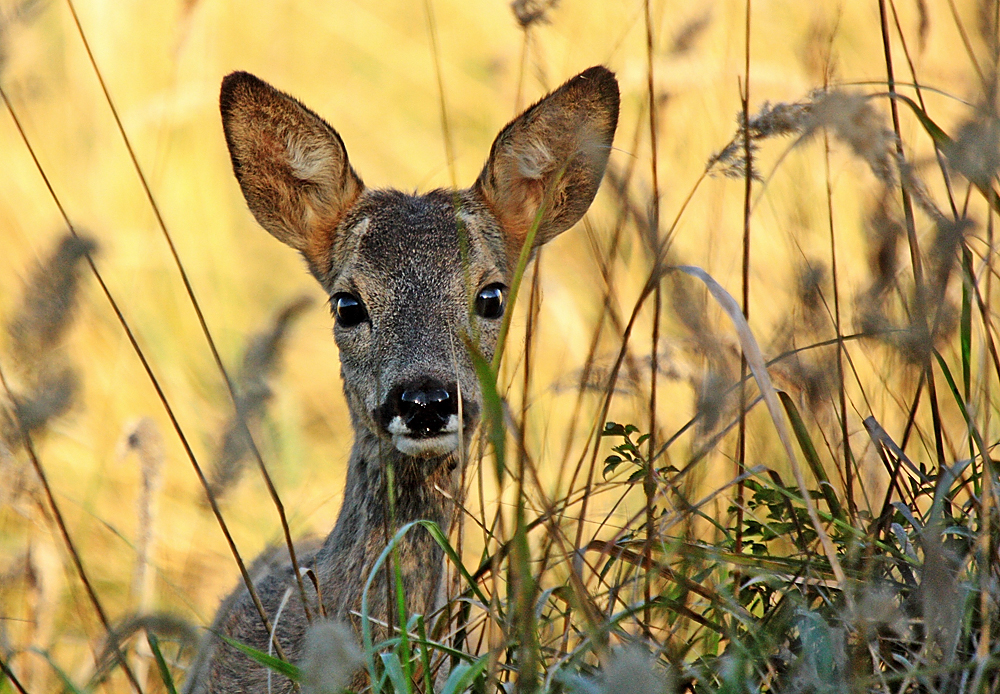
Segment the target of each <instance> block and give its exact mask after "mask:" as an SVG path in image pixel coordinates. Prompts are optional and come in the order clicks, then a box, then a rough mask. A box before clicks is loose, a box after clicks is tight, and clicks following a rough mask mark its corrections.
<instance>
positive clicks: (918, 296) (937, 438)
mask: <svg viewBox="0 0 1000 694" xmlns="http://www.w3.org/2000/svg"><path fill="white" fill-rule="evenodd" d="M878 10H879V19H880V28H881V32H882V50H883V53H884V55H885V71H886V82H887V85H888V91H889V110H890V112H891V114H892V130H893V132H894V133H895V135H896V156H897V157H898V158H899V160H900V161H903V160H904V154H903V140H902V136H901V133H900V127H899V107H898V106H897V104H896V77H895V74H894V72H893V67H892V46H891V44H890V41H889V20H888V15H887V13H886V6H885V0H878ZM899 189H900V192H901V193H902V199H903V214H904V216H905V219H906V239H907V241H908V243H909V247H910V263H911V265H912V266H913V281H914V285H915V287H916V290H915V291H914V296H915V302H916V303H915V306H914V309H913V316H914V319H915V320H916V321H917V322H918V325H920V326H921V327H922V329H923V330H924V332H925V333H926V332H927V314H926V307H925V305H924V304H925V301H926V297H925V296H924V273H923V266H922V264H921V260H920V246H919V244H918V242H917V230H916V223H915V220H914V217H913V201H912V200H911V199H910V193H909V191H908V190H907V187H906V185H905V183H901V184H900V186H899ZM923 369H924V371H926V372H927V395H928V396H929V398H930V402H931V419H932V420H933V424H934V444H935V449H936V451H937V458H938V467H939V468H941V469H943V468H944V466H945V464H946V463H945V452H944V441H943V439H942V424H941V412H940V410H939V409H938V399H937V389H936V388H935V387H934V371H933V367H932V366H931V359H930V355H929V354H928V355H926V356H925V357H924V364H923Z"/></svg>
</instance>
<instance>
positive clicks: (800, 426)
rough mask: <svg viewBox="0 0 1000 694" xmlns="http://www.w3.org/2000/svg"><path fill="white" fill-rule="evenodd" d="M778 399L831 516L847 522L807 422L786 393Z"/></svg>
mask: <svg viewBox="0 0 1000 694" xmlns="http://www.w3.org/2000/svg"><path fill="white" fill-rule="evenodd" d="M778 397H779V398H780V399H781V404H782V405H783V406H784V408H785V413H786V414H787V415H788V421H790V422H791V423H792V433H794V434H795V439H796V440H797V441H798V442H799V448H800V449H801V450H802V455H803V456H804V457H805V459H806V463H807V464H808V465H809V469H810V470H812V473H813V475H814V476H815V477H816V481H817V482H819V489H820V492H821V493H822V494H823V498H824V499H825V500H826V505H827V506H828V507H829V509H830V514H831V515H832V516H833V517H834V518H836V519H837V520H840V521H845V520H846V518H845V517H844V509H843V508H842V507H841V506H840V501H839V500H838V499H837V492H836V490H835V489H834V488H833V485H831V484H830V479H829V478H828V477H827V476H826V470H824V469H823V463H822V462H821V461H820V459H819V454H818V453H816V446H814V445H813V442H812V437H810V436H809V430H808V429H807V428H806V424H805V422H804V421H802V416H801V415H800V414H799V411H798V408H796V407H795V403H794V402H792V399H791V397H789V395H788V393H786V392H785V391H783V390H779V391H778Z"/></svg>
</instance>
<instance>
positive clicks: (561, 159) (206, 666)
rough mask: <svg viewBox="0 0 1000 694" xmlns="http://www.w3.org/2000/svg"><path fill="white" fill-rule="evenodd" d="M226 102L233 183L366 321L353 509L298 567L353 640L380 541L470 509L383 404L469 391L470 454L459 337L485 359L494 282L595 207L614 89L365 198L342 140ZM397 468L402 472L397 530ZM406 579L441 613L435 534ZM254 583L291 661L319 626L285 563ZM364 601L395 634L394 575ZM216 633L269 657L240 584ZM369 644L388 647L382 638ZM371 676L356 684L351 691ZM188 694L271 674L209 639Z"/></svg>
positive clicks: (421, 533)
mask: <svg viewBox="0 0 1000 694" xmlns="http://www.w3.org/2000/svg"><path fill="white" fill-rule="evenodd" d="M220 105H221V110H222V118H223V126H224V129H225V133H226V142H227V143H228V145H229V150H230V153H231V155H232V160H233V170H234V172H235V174H236V178H237V180H238V181H239V183H240V187H241V188H242V190H243V194H244V197H245V198H246V200H247V204H248V205H249V207H250V211H251V212H252V213H253V215H254V217H256V218H257V221H258V222H260V224H261V226H263V227H264V228H265V229H267V230H268V231H269V232H270V233H271V234H273V235H274V236H275V237H276V238H278V239H279V240H281V241H282V242H284V243H286V244H288V245H289V246H291V247H292V248H295V249H296V250H298V251H300V252H301V253H302V255H303V256H304V257H305V259H306V262H307V264H308V266H309V269H310V271H311V272H312V274H313V275H314V276H315V277H316V279H317V280H319V282H320V284H321V285H322V286H323V288H324V289H325V290H326V291H327V292H328V294H329V295H330V296H331V297H335V296H336V295H339V294H341V293H348V294H350V295H352V296H354V297H357V298H359V299H360V300H361V301H362V302H363V304H364V306H365V309H366V310H367V316H368V320H367V322H365V323H362V324H359V325H353V326H344V325H341V324H340V323H339V322H338V324H337V326H336V327H335V329H334V335H335V338H336V340H337V344H338V346H339V348H340V356H341V365H342V368H341V372H342V375H343V378H344V391H345V394H346V397H347V403H348V407H349V409H350V413H351V425H352V427H353V428H354V432H355V442H354V447H353V449H352V452H351V457H350V462H349V465H348V473H347V486H346V489H345V492H344V501H343V505H342V508H341V511H340V515H339V517H338V519H337V523H336V526H335V527H334V529H333V531H332V532H331V533H330V535H329V536H328V537H327V538H326V541H325V542H324V544H323V546H322V547H321V548H320V549H319V550H317V551H315V552H314V553H310V554H308V555H307V556H305V557H302V556H301V555H300V559H301V561H300V563H301V565H302V567H303V568H312V569H313V570H314V571H315V573H316V575H317V577H318V579H319V584H320V590H321V596H322V602H323V605H324V607H325V610H326V612H327V614H329V615H331V616H336V617H339V618H341V619H347V620H350V621H351V622H352V623H353V624H354V625H355V628H357V627H358V626H359V618H358V617H357V616H356V613H357V612H358V611H359V610H360V606H361V593H362V588H363V586H364V583H365V580H366V579H367V578H368V576H369V574H370V572H371V569H372V565H373V564H374V562H375V560H376V559H377V557H378V556H379V554H380V553H381V552H382V551H383V549H384V548H385V547H386V544H387V536H388V537H391V536H392V535H393V534H395V532H396V530H397V529H398V528H399V527H401V526H402V525H404V524H405V523H408V522H410V521H413V520H431V521H434V522H435V523H437V524H438V525H439V526H440V527H441V529H442V530H443V531H444V532H446V533H447V532H449V531H450V529H451V527H452V526H453V524H454V523H455V520H456V507H455V502H454V500H458V501H461V500H462V498H463V491H462V489H461V488H460V486H459V483H458V482H459V479H460V475H461V469H460V464H461V462H462V461H463V460H464V459H465V453H466V451H464V450H458V449H457V448H453V449H452V450H447V451H444V452H441V451H439V450H437V449H434V450H431V448H429V447H428V446H429V445H430V444H427V443H426V441H427V440H428V439H427V438H426V434H423V435H421V436H423V437H424V438H421V436H417V435H416V434H412V435H411V433H409V430H407V431H406V432H404V435H403V436H402V438H403V439H405V441H404V443H402V444H399V445H397V444H395V443H394V442H395V441H396V439H395V438H394V437H393V435H392V434H391V426H390V427H387V425H386V421H388V418H390V417H392V415H393V412H394V410H392V409H391V408H389V409H387V407H388V406H389V405H390V404H391V403H390V400H392V399H393V398H397V399H399V398H400V396H399V393H400V392H401V391H403V390H404V389H405V388H409V389H410V390H411V391H412V390H413V389H416V388H420V387H423V388H426V389H431V388H432V386H430V385H427V386H421V385H419V384H428V383H429V384H438V385H440V386H441V389H443V390H445V391H447V392H448V393H451V392H452V391H454V392H455V393H460V396H459V397H460V399H461V405H462V408H461V410H462V414H463V415H464V416H463V417H462V418H461V419H462V421H461V422H460V423H458V424H457V425H456V426H460V427H462V429H463V432H464V436H463V437H460V438H459V439H458V440H462V441H464V442H465V445H466V448H467V446H468V441H469V437H470V435H471V433H472V430H473V428H474V427H475V424H476V421H477V416H478V413H479V409H480V393H479V386H478V382H477V380H476V376H475V373H474V371H473V368H472V362H471V359H470V357H469V356H468V354H467V352H466V349H465V347H464V341H463V338H464V337H474V338H475V339H477V340H478V347H479V349H480V350H481V351H482V353H483V354H484V355H485V356H486V357H487V358H489V357H491V356H492V354H493V350H494V348H495V346H496V340H497V335H498V331H499V324H500V320H499V319H497V318H489V317H484V316H481V315H479V314H477V313H476V311H474V310H472V309H473V306H474V304H475V297H476V296H477V293H478V292H480V291H481V290H483V288H484V287H488V286H490V285H493V284H495V283H501V284H503V285H507V284H509V283H510V281H511V274H512V272H513V266H514V261H515V259H516V258H517V255H518V254H519V253H520V250H521V247H522V246H523V244H524V242H525V240H526V239H527V237H528V235H529V232H530V230H531V228H532V226H533V225H534V223H535V221H536V219H537V220H538V226H537V232H536V234H535V237H534V243H533V246H535V247H537V246H539V245H541V244H543V243H546V242H547V241H549V240H551V239H552V238H554V237H555V236H556V235H558V234H559V233H561V232H563V231H565V230H566V229H568V228H569V227H571V226H572V225H573V224H575V223H576V222H577V221H578V220H579V219H580V217H582V216H583V214H584V213H585V212H586V210H587V208H588V207H589V206H590V203H591V201H592V200H593V198H594V195H595V194H596V192H597V188H598V186H599V185H600V182H601V178H602V176H603V175H604V168H605V165H606V163H607V159H608V154H609V152H610V149H611V142H612V139H613V137H614V131H615V126H616V124H617V119H618V85H617V82H616V81H615V78H614V76H613V75H612V73H610V72H609V71H608V70H606V69H604V68H601V67H594V68H590V69H589V70H587V71H585V72H583V73H582V74H580V75H578V76H576V77H574V78H573V79H571V80H570V81H568V82H567V83H566V84H564V85H563V86H562V87H560V88H559V89H558V90H556V91H555V92H553V93H552V94H550V95H549V96H547V97H545V98H544V99H542V100H541V101H540V102H538V103H537V104H535V105H534V106H532V107H531V108H529V109H528V110H527V111H525V112H524V113H523V114H522V115H521V116H519V117H518V118H516V119H515V120H514V121H512V122H511V123H510V124H509V125H507V127H505V128H504V129H503V130H502V131H501V132H500V134H499V135H498V136H497V139H496V141H495V142H494V143H493V147H492V149H491V152H490V157H489V159H488V161H487V162H486V165H485V167H484V168H483V171H482V173H481V174H480V175H479V178H478V179H477V181H476V182H475V184H474V185H473V186H472V187H471V188H468V189H465V190H460V191H453V192H447V191H433V192H431V193H428V194H426V195H406V194H404V193H400V192H397V191H391V190H388V191H386V190H368V189H365V187H364V184H363V183H362V181H361V178H360V177H359V176H358V175H357V174H356V173H355V172H354V170H353V169H352V168H351V165H350V162H349V160H348V157H347V150H346V149H345V147H344V143H343V141H342V140H341V139H340V136H339V135H338V134H337V132H336V131H335V130H334V129H333V128H331V127H330V126H329V125H327V124H326V123H325V122H324V121H323V120H322V119H321V118H320V117H319V116H317V115H316V114H314V113H313V112H312V111H310V110H309V109H308V108H306V107H305V106H304V105H302V104H301V103H300V102H298V101H296V100H295V99H293V98H292V97H290V96H288V95H286V94H283V93H281V92H279V91H277V90H275V89H273V88H272V87H270V86H269V85H267V84H266V83H264V82H262V81H261V80H259V79H257V78H256V77H254V76H252V75H249V74H247V73H233V74H231V75H229V76H228V77H226V79H225V80H224V81H223V84H222V95H221V99H220ZM463 259H464V261H465V264H464V265H463ZM331 301H333V302H334V303H335V302H336V299H333V298H332V299H331ZM414 384H418V385H414ZM434 387H436V386H434ZM427 392H431V391H430V390H428V391H427ZM387 413H388V414H387ZM396 420H399V421H402V420H401V418H400V417H399V416H396V418H395V420H392V421H393V422H395V421H396ZM407 426H409V425H407ZM442 431H444V429H442ZM440 436H442V437H443V436H445V435H444V434H441V435H440ZM434 440H437V439H434ZM407 445H409V446H411V448H407ZM435 445H436V444H435ZM441 445H444V444H441ZM413 447H416V450H417V451H418V452H417V453H412V450H414V448H413ZM406 451H411V452H406ZM424 451H430V452H429V453H425V452H424ZM389 466H392V468H393V470H394V474H395V496H396V512H395V517H394V518H393V519H392V522H390V518H389V516H388V489H387V486H386V484H387V482H386V470H387V469H388V467H389ZM399 566H400V570H401V572H402V575H403V584H404V589H405V593H406V607H407V610H408V612H409V613H411V614H412V613H422V614H425V615H426V614H430V613H431V612H433V611H434V610H435V609H437V608H438V607H440V605H439V604H438V599H437V598H438V595H439V594H440V588H441V585H440V584H441V577H442V569H443V555H442V552H441V550H440V548H439V547H438V546H437V544H436V543H435V542H434V541H433V539H432V538H431V536H430V534H429V533H427V532H426V531H425V530H424V529H422V528H417V529H414V530H412V531H410V532H409V533H408V534H407V535H406V536H405V538H404V540H403V542H402V544H401V545H400V547H399ZM307 584H308V582H307ZM254 585H255V588H256V590H257V592H258V594H259V595H260V599H261V602H262V603H263V605H264V608H265V609H266V610H267V612H268V615H269V618H270V619H271V621H272V622H273V623H274V624H275V628H276V634H277V638H278V641H279V643H281V645H282V648H283V649H284V651H285V654H286V655H287V656H288V657H289V658H290V659H291V660H292V661H293V662H295V661H297V660H298V658H299V657H300V655H301V652H302V644H303V638H304V634H305V630H306V628H307V626H308V624H307V620H306V617H305V612H304V610H303V606H302V604H301V601H300V598H299V594H298V591H297V590H294V589H293V590H292V593H291V595H290V597H289V598H288V600H287V603H286V604H285V607H284V609H283V611H282V613H281V616H280V618H276V613H277V610H278V607H279V605H280V604H281V602H282V600H283V599H284V598H285V595H286V592H287V591H288V590H289V588H292V587H293V586H294V585H295V582H294V577H293V572H292V569H291V567H290V566H289V565H288V564H287V562H284V563H282V564H281V565H277V564H275V563H274V562H273V561H270V562H263V563H262V564H261V570H260V571H259V575H258V576H255V578H254ZM308 591H309V594H308V599H309V600H310V601H311V602H312V603H313V604H312V607H313V610H312V611H313V614H316V612H317V611H318V610H316V609H315V607H316V603H317V596H316V593H315V591H314V590H312V588H311V586H309V587H308ZM368 598H369V611H370V614H371V616H372V617H373V618H374V619H376V620H381V621H386V620H387V617H388V614H389V607H390V605H389V604H388V599H389V592H388V590H387V585H386V583H385V579H384V572H379V576H377V577H376V580H375V581H374V583H373V587H372V589H371V591H370V593H369V596H368ZM393 599H394V598H393ZM213 630H214V631H216V632H219V633H223V634H226V635H228V636H231V637H232V638H235V639H237V640H239V641H242V642H243V643H247V644H249V645H251V646H253V647H254V648H257V649H259V650H263V651H267V649H268V642H269V635H268V634H267V632H266V630H265V628H264V626H263V624H262V623H261V619H260V616H259V615H258V614H257V612H256V610H255V609H254V607H253V604H252V602H251V601H250V599H249V595H248V593H247V591H246V589H245V588H243V587H241V588H239V589H237V591H236V592H235V593H234V594H233V595H231V596H230V597H229V598H228V599H227V600H226V601H225V602H224V603H223V605H222V607H221V608H220V610H219V613H218V615H217V616H216V620H215V623H214V629H213ZM374 633H375V635H376V637H377V638H384V637H385V635H386V634H385V633H384V630H383V629H380V628H375V629H374ZM364 678H365V675H364V673H361V674H359V675H358V677H357V678H356V680H355V684H356V685H361V684H363V682H364ZM290 686H291V685H290V682H288V681H287V680H286V679H285V678H283V677H281V676H279V675H274V676H273V677H272V682H271V691H274V692H286V691H289V690H290ZM186 689H187V691H188V692H235V691H245V692H267V691H268V677H267V671H266V670H265V669H264V668H262V667H259V666H257V665H255V664H253V663H252V661H250V660H249V659H248V658H247V657H246V656H244V655H242V654H241V653H239V652H238V651H236V650H235V649H233V648H230V647H229V646H226V645H223V644H221V642H220V641H219V640H218V639H215V638H213V637H211V636H210V637H209V638H208V639H206V643H205V645H204V646H203V648H202V652H201V654H200V655H199V659H198V662H197V663H196V666H195V667H194V668H193V671H192V673H191V676H190V677H189V678H188V682H187V687H186Z"/></svg>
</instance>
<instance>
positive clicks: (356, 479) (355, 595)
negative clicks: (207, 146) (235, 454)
mask: <svg viewBox="0 0 1000 694" xmlns="http://www.w3.org/2000/svg"><path fill="white" fill-rule="evenodd" d="M464 458H465V455H464V451H463V455H462V456H461V457H460V456H459V455H458V452H457V451H456V452H455V453H453V454H450V455H447V456H442V457H440V458H424V459H417V458H410V457H407V456H404V455H403V454H402V453H400V452H399V451H397V450H396V449H395V448H394V447H392V445H391V444H388V445H387V444H386V442H384V441H380V440H379V439H378V438H377V437H376V436H374V435H373V434H371V433H369V432H364V430H362V432H361V433H359V434H358V438H357V439H356V440H355V443H354V448H353V450H352V452H351V459H350V463H349V466H348V472H347V484H346V487H345V489H344V501H343V505H342V506H341V509H340V515H339V516H338V518H337V523H336V525H335V526H334V529H333V531H332V532H331V533H330V535H329V537H327V539H326V542H325V543H324V545H323V548H322V549H321V550H320V552H319V554H318V555H317V557H316V565H317V568H318V570H319V574H320V581H321V583H322V584H324V586H323V588H322V589H323V592H324V602H325V603H326V604H328V605H331V604H332V605H337V606H338V607H337V609H339V610H341V611H342V616H345V617H346V616H347V615H346V613H348V612H350V611H352V610H358V609H359V608H360V595H359V594H360V590H359V588H360V587H361V586H364V585H365V582H366V581H367V580H368V577H369V575H371V571H372V569H373V568H374V564H375V561H376V560H377V559H378V557H379V555H380V554H381V553H382V551H383V550H384V549H385V547H386V546H387V545H388V542H389V541H390V540H391V539H392V537H393V536H394V535H395V534H396V532H397V531H398V530H399V529H400V528H401V527H402V526H404V525H406V524H407V523H411V522H413V521H417V520H429V521H433V522H435V523H437V525H438V526H439V527H440V528H441V530H442V531H443V532H444V533H445V534H446V535H447V534H448V533H449V531H450V530H451V526H452V524H453V522H454V520H455V516H456V513H455V512H456V508H457V506H456V502H457V504H459V505H460V504H461V503H462V494H461V467H460V464H459V460H460V459H464ZM390 468H391V470H392V475H391V478H392V480H393V482H394V484H393V494H394V498H395V504H394V507H393V508H392V510H390V505H389V479H390V475H389V470H390ZM396 549H397V554H396V559H397V560H398V565H399V567H400V569H401V571H402V574H403V582H404V585H405V588H406V595H407V598H406V600H407V607H408V609H409V610H411V611H412V612H421V613H423V614H428V613H429V612H430V611H432V610H433V608H434V606H435V605H436V604H437V602H438V598H439V589H440V588H441V585H442V584H441V576H442V569H443V559H444V555H443V552H442V550H441V548H440V547H439V546H438V544H437V542H436V541H435V540H434V539H433V537H431V535H430V533H429V532H427V530H426V529H424V528H422V527H414V528H411V529H410V530H409V531H408V532H407V533H406V534H405V535H404V536H403V537H402V538H401V540H400V541H399V543H398V544H397V545H396ZM387 563H388V562H387ZM348 586H350V588H348ZM385 595H386V591H385V571H384V570H382V571H379V572H378V574H377V575H376V576H375V581H374V583H373V585H372V588H371V590H370V591H369V600H370V608H371V611H372V614H373V615H379V614H380V613H381V614H383V615H384V613H385V609H386V605H385V603H384V597H385ZM328 598H329V600H328Z"/></svg>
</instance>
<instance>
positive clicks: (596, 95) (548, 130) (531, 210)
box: [473, 66, 619, 254]
mask: <svg viewBox="0 0 1000 694" xmlns="http://www.w3.org/2000/svg"><path fill="white" fill-rule="evenodd" d="M618 103H619V96H618V81H617V80H616V79H615V76H614V73H612V72H611V71H610V70H608V69H607V68H604V67H600V66H598V67H592V68H590V69H589V70H586V71H584V72H582V73H580V74H579V75H577V76H576V77H574V78H572V79H571V80H569V81H568V82H566V83H565V84H564V85H562V86H561V87H559V88H558V89H557V90H555V91H554V92H552V93H551V94H549V95H548V96H546V97H545V98H543V99H542V100H541V101H539V102H538V103H537V104H535V105H534V106H532V107H531V108H529V109H528V110H527V111H525V112H524V113H522V114H521V115H520V116H518V117H517V118H515V119H514V120H513V121H511V122H510V123H509V124H508V125H507V127H505V128H504V129H503V130H502V131H500V134H499V135H498V136H497V138H496V140H495V141H494V142H493V147H492V148H491V150H490V157H489V159H488V160H487V162H486V166H484V167H483V171H482V173H480V174H479V178H478V179H477V180H476V183H475V185H474V186H473V190H474V191H476V192H478V193H479V194H480V195H481V196H482V197H483V199H484V200H485V201H486V203H487V205H489V207H490V209H491V210H492V211H493V213H494V214H495V215H496V216H497V218H498V219H499V220H500V222H501V224H502V225H503V228H504V233H505V236H506V238H507V244H508V247H509V248H510V250H511V251H512V253H514V254H516V253H519V252H520V249H521V246H522V245H523V244H524V242H525V239H526V237H527V236H528V233H529V232H530V230H531V228H532V227H533V226H534V225H535V223H536V220H537V223H538V228H537V230H536V232H535V238H534V244H533V245H534V246H535V247H537V246H541V245H542V244H543V243H546V242H548V241H550V240H551V239H553V238H555V237H556V236H558V235H559V234H561V233H562V232H564V231H566V230H567V229H569V228H570V227H571V226H573V225H574V224H576V223H577V222H578V221H579V220H580V218H581V217H583V215H584V213H585V212H586V211H587V208H588V207H590V203H591V202H593V200H594V196H595V195H596V194H597V188H598V187H599V186H600V184H601V178H603V176H604V169H605V167H606V166H607V163H608V155H609V154H610V152H611V143H612V141H613V140H614V136H615V128H616V127H617V125H618Z"/></svg>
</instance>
